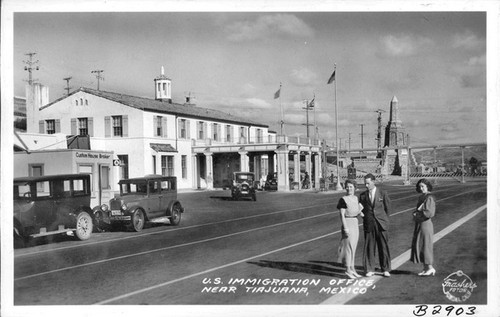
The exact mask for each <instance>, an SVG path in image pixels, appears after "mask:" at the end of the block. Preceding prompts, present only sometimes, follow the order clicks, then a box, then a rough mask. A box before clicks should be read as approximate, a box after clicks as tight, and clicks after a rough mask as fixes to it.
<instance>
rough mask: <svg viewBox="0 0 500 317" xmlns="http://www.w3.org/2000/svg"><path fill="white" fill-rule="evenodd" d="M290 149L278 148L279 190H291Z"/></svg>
mask: <svg viewBox="0 0 500 317" xmlns="http://www.w3.org/2000/svg"><path fill="white" fill-rule="evenodd" d="M288 152H289V151H288V149H286V147H285V148H283V149H277V150H276V157H277V165H278V169H277V171H276V173H277V174H278V191H285V192H287V191H290V181H289V180H288Z"/></svg>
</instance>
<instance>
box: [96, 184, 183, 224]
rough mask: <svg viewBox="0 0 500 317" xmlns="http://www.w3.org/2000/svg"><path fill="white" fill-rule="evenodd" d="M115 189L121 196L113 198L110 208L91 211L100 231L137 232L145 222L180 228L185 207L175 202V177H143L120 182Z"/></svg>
mask: <svg viewBox="0 0 500 317" xmlns="http://www.w3.org/2000/svg"><path fill="white" fill-rule="evenodd" d="M118 185H119V187H120V194H119V195H116V196H115V197H114V198H112V199H111V200H110V201H109V205H108V204H103V205H101V206H100V207H98V208H94V215H95V218H96V219H97V222H98V223H99V228H100V229H104V230H106V229H108V228H112V227H114V226H116V225H125V226H126V227H127V228H128V229H130V230H133V231H136V232H139V231H142V229H143V228H144V226H145V224H146V223H147V222H150V223H163V224H165V223H169V224H170V225H173V226H177V225H179V224H180V221H181V214H182V213H183V212H184V207H182V205H181V203H180V201H179V200H178V199H177V178H176V177H175V176H162V175H146V176H144V177H136V178H129V179H122V180H120V181H119V182H118Z"/></svg>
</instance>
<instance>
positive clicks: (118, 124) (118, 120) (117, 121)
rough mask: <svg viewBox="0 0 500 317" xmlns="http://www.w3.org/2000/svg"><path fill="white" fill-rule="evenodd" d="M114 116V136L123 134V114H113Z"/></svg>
mask: <svg viewBox="0 0 500 317" xmlns="http://www.w3.org/2000/svg"><path fill="white" fill-rule="evenodd" d="M112 118H113V136H123V120H122V116H112Z"/></svg>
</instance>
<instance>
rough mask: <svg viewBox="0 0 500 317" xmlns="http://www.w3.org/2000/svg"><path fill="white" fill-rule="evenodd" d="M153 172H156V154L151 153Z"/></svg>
mask: <svg viewBox="0 0 500 317" xmlns="http://www.w3.org/2000/svg"><path fill="white" fill-rule="evenodd" d="M153 174H156V155H153Z"/></svg>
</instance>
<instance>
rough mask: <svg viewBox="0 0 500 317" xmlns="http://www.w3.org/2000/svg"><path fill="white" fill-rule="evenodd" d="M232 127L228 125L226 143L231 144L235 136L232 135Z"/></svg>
mask: <svg viewBox="0 0 500 317" xmlns="http://www.w3.org/2000/svg"><path fill="white" fill-rule="evenodd" d="M231 130H232V129H231V126H230V125H226V141H227V142H231V140H232V138H233V136H232V135H231Z"/></svg>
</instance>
